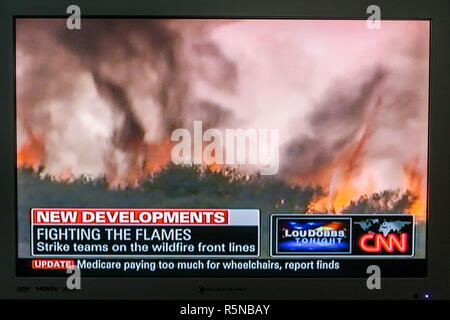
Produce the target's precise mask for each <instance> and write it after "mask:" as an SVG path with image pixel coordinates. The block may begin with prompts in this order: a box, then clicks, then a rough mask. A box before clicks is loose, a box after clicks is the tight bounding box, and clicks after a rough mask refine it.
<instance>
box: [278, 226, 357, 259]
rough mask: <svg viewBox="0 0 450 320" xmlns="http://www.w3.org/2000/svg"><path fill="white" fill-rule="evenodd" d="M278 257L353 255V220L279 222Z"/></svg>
mask: <svg viewBox="0 0 450 320" xmlns="http://www.w3.org/2000/svg"><path fill="white" fill-rule="evenodd" d="M275 251H276V252H275V254H280V255H283V254H284V255H308V254H333V255H335V254H350V253H351V219H350V218H331V219H330V218H309V217H308V218H289V219H287V218H279V219H277V229H276V246H275Z"/></svg>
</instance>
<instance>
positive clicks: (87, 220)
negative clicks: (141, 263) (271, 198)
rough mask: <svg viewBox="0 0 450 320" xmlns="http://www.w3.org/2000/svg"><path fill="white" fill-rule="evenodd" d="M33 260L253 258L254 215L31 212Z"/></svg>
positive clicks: (232, 211) (182, 211) (245, 212)
mask: <svg viewBox="0 0 450 320" xmlns="http://www.w3.org/2000/svg"><path fill="white" fill-rule="evenodd" d="M31 218H32V225H31V241H32V242H31V255H32V256H35V257H105V256H108V257H111V256H117V257H149V256H157V257H165V256H176V257H197V256H199V257H200V256H202V257H203V256H208V257H214V256H216V257H223V256H234V257H241V256H245V257H255V256H259V254H260V252H259V251H260V239H259V237H260V231H259V222H260V218H259V210H257V209H111V208H110V209H97V208H96V209H89V208H35V209H32V210H31Z"/></svg>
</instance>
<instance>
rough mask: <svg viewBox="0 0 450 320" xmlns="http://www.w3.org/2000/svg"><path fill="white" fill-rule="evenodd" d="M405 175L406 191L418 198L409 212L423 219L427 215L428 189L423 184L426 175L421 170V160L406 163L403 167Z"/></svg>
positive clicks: (415, 159)
mask: <svg viewBox="0 0 450 320" xmlns="http://www.w3.org/2000/svg"><path fill="white" fill-rule="evenodd" d="M403 173H404V180H405V186H406V189H407V190H409V191H410V192H412V193H413V194H414V196H415V197H416V198H415V200H414V201H413V203H412V204H411V205H410V207H409V208H408V211H409V213H411V214H414V215H416V216H418V217H422V218H423V217H424V216H425V214H426V199H425V198H426V187H425V186H424V184H423V177H424V175H423V173H422V171H421V170H420V168H419V159H418V158H414V159H413V160H411V161H409V162H407V163H405V164H404V165H403Z"/></svg>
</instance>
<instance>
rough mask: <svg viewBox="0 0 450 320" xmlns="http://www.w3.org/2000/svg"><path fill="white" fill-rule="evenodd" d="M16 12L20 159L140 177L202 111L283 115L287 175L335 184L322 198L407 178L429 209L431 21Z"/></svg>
mask: <svg viewBox="0 0 450 320" xmlns="http://www.w3.org/2000/svg"><path fill="white" fill-rule="evenodd" d="M16 24H17V25H16V36H17V39H16V81H17V82H16V84H17V85H16V87H17V89H16V90H17V93H16V94H17V143H18V145H17V166H18V168H32V169H33V170H35V171H39V172H40V173H41V174H43V175H46V176H50V177H52V178H54V179H57V180H62V181H67V182H71V181H73V180H75V179H77V178H79V177H81V176H84V177H92V178H95V177H105V178H106V180H107V181H108V183H109V185H110V187H111V188H124V187H137V186H139V184H140V183H141V181H143V180H145V179H148V178H151V177H152V176H153V175H154V174H155V173H157V172H159V171H160V170H162V169H163V168H165V167H166V165H167V164H169V163H170V160H171V159H170V153H171V149H172V146H173V143H172V142H171V141H170V134H171V132H172V131H173V130H175V129H176V128H190V126H192V123H193V121H194V120H201V121H203V124H204V125H205V127H206V128H219V129H224V128H244V129H245V128H277V129H280V143H281V150H280V165H281V167H280V173H279V177H280V178H282V179H283V180H284V181H286V182H287V183H289V184H292V185H306V184H309V185H319V186H321V188H322V190H323V192H322V194H321V195H318V196H317V197H315V199H314V200H313V201H312V202H311V203H310V204H309V206H308V210H309V211H310V212H315V211H332V212H341V211H342V210H345V208H346V207H347V206H348V205H349V203H350V202H351V201H356V200H358V199H360V198H361V197H365V196H367V197H369V196H370V194H372V193H376V192H381V191H383V190H396V189H400V190H404V191H406V190H409V192H410V193H411V194H412V198H411V201H410V202H411V203H410V205H409V208H408V211H409V212H412V213H414V214H416V215H417V216H420V217H424V216H425V210H426V209H425V204H426V158H427V130H428V129H427V117H428V113H427V112H428V33H429V27H428V24H427V22H411V21H402V22H383V28H382V30H381V31H377V32H378V33H377V32H374V31H370V30H368V29H367V28H365V23H364V21H308V20H305V21H288V20H285V21H262V20H254V21H228V20H227V21H223V20H211V21H204V20H166V21H160V20H139V19H133V20H125V19H124V20H121V19H116V20H108V19H104V20H97V19H85V20H84V21H83V24H82V29H81V30H75V31H71V30H68V29H66V27H65V20H63V19H17V20H16ZM210 169H212V170H226V168H223V167H222V166H219V165H212V166H210ZM238 169H239V168H238ZM242 170H248V169H242ZM249 173H252V171H250V172H249ZM372 200H373V199H372Z"/></svg>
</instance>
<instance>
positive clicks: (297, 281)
mask: <svg viewBox="0 0 450 320" xmlns="http://www.w3.org/2000/svg"><path fill="white" fill-rule="evenodd" d="M289 2H290V1H285V2H284V3H283V4H280V6H278V4H277V5H275V4H273V5H272V6H273V7H276V8H277V10H276V14H267V12H268V11H265V10H268V7H265V6H264V5H261V6H260V5H259V4H256V3H255V6H254V7H252V8H253V9H252V10H254V11H251V10H250V9H248V8H247V7H246V8H247V9H243V11H242V12H241V11H239V8H238V7H232V6H231V5H230V10H234V11H227V10H226V9H225V10H222V9H220V10H219V8H216V9H213V7H214V6H213V5H211V7H210V8H211V10H217V11H214V12H213V11H207V12H205V11H202V10H200V9H198V10H197V9H195V10H194V9H192V10H187V9H186V10H184V11H183V10H181V9H180V8H181V7H180V6H175V5H174V6H170V5H169V3H167V4H166V5H164V6H163V7H164V8H159V9H157V8H156V7H155V5H154V4H148V8H147V9H145V10H144V8H141V9H142V10H143V11H142V12H140V13H139V14H138V15H136V13H135V12H134V11H133V10H131V11H127V14H123V15H122V14H121V12H120V11H118V9H117V10H116V7H115V6H113V7H110V8H109V9H108V10H106V9H105V8H98V7H96V6H95V5H94V4H91V3H90V4H87V3H86V4H84V3H83V4H81V5H80V6H79V8H81V20H79V21H78V23H79V25H76V23H74V22H73V21H70V19H72V18H73V17H71V16H70V15H69V14H68V15H63V13H64V11H62V12H60V11H61V10H65V8H56V6H55V8H50V7H49V8H47V9H46V10H49V11H48V12H42V10H41V11H40V10H37V11H36V12H34V11H33V10H31V9H23V8H21V7H19V6H17V5H12V2H10V3H9V6H10V7H8V8H9V11H8V21H3V20H2V23H4V24H7V25H8V28H7V29H6V30H3V31H2V33H3V34H5V33H6V32H9V33H8V38H9V39H10V40H11V41H12V46H11V48H10V49H11V50H10V51H11V52H8V53H7V58H9V59H5V58H3V59H2V62H1V63H2V66H3V65H6V66H7V67H6V68H5V69H2V70H6V72H5V73H6V74H5V73H4V74H2V78H3V79H2V81H3V82H4V83H6V82H7V83H8V85H7V86H6V87H4V88H5V89H6V90H4V91H2V93H3V95H6V96H7V97H9V99H7V100H6V101H5V102H4V104H3V106H2V108H3V109H4V110H3V113H4V114H6V115H7V117H4V118H3V119H2V123H4V124H5V125H4V128H7V129H11V130H10V131H8V132H7V135H6V136H5V137H2V139H3V140H4V141H5V140H8V139H9V140H8V143H7V144H6V146H7V147H8V154H9V155H12V157H10V158H8V159H3V160H2V161H3V162H7V161H9V162H8V163H9V164H10V166H9V167H8V166H6V164H5V165H4V166H3V167H5V166H6V167H7V169H8V170H9V171H8V172H7V175H6V176H5V177H7V179H5V180H4V181H3V182H2V183H3V185H4V186H7V187H8V191H7V192H5V195H8V199H5V202H8V203H9V207H8V210H6V209H5V210H4V211H5V212H4V214H3V219H6V218H5V216H6V217H7V219H6V220H5V222H6V223H3V224H2V226H1V228H2V230H4V229H5V230H8V232H7V233H4V234H7V235H8V239H7V240H6V244H7V247H8V248H10V249H9V251H8V257H9V260H7V261H8V262H7V263H6V262H5V261H4V262H3V263H4V264H5V265H4V266H2V268H5V270H9V271H10V272H11V275H10V276H8V277H7V283H8V286H6V287H3V288H2V289H1V290H2V296H6V297H25V298H28V297H40V298H74V297H75V298H90V297H93V298H148V299H151V298H157V299H165V298H188V297H189V298H192V297H195V298H206V299H211V298H234V299H240V298H273V299H275V298H282V299H299V298H320V297H327V298H349V299H351V298H361V297H367V298H380V297H381V298H398V297H401V298H405V297H406V298H413V297H416V298H417V297H418V298H423V297H426V298H428V297H430V295H433V297H438V298H439V297H447V298H448V295H449V290H448V284H449V282H448V281H449V272H448V270H449V269H448V268H449V264H448V245H449V243H448V232H447V233H446V232H445V229H444V228H442V227H440V226H439V225H441V226H442V225H444V224H446V222H447V223H448V216H447V215H445V212H444V211H442V210H440V208H441V209H442V207H440V205H441V204H442V203H443V202H442V201H445V200H448V199H447V198H448V189H446V188H445V187H444V189H441V190H437V189H438V188H439V180H441V181H442V179H443V178H445V177H443V176H442V175H441V177H439V175H440V173H439V171H440V169H439V168H438V165H439V157H442V156H441V155H440V154H439V153H440V151H439V150H438V149H437V147H438V145H439V144H440V143H442V142H439V141H438V139H439V137H438V135H439V134H440V133H441V132H442V133H443V130H444V128H445V127H442V121H443V120H444V118H445V116H444V113H445V114H446V115H447V114H448V111H445V110H443V106H444V102H448V99H447V100H446V98H448V93H447V92H445V94H443V95H441V96H439V97H438V98H436V100H434V99H431V97H432V95H433V93H434V92H442V91H443V87H442V86H439V84H440V83H441V82H442V81H443V78H442V77H443V75H442V73H439V71H437V70H436V69H437V68H438V66H439V64H440V63H444V62H443V59H444V56H445V55H444V54H443V52H448V47H445V48H439V47H436V48H435V49H433V50H436V57H437V58H436V60H433V59H432V58H433V54H432V51H431V48H432V47H433V39H434V37H433V36H432V35H433V31H434V27H435V25H434V21H433V17H432V16H430V14H428V13H426V11H424V14H423V15H415V14H414V12H417V11H414V10H413V11H412V13H411V14H409V13H408V12H409V11H407V10H406V11H405V12H403V11H401V10H400V9H398V10H397V11H395V15H394V14H391V15H392V17H388V18H386V17H384V16H383V19H382V20H375V21H373V20H370V19H369V20H367V17H368V14H367V12H366V11H365V8H362V7H361V6H359V7H357V8H359V9H360V10H359V11H358V12H359V15H356V16H355V15H354V14H353V12H356V9H355V10H354V11H353V10H350V11H349V12H346V11H344V10H342V9H339V8H338V7H336V6H335V5H333V6H332V7H331V8H332V9H333V10H336V12H334V11H333V10H330V12H328V11H327V10H325V8H323V9H320V10H319V11H316V9H314V8H317V5H314V4H313V3H312V2H309V3H308V4H303V5H301V4H295V5H294V4H293V3H291V4H288V3H289ZM291 6H292V7H291ZM360 7H361V8H360ZM413 7H414V5H413ZM430 7H431V5H430ZM136 8H138V7H136ZM174 8H178V10H179V11H177V10H175V9H174ZM290 8H296V9H295V10H293V11H290ZM308 8H309V9H308ZM379 8H380V7H379ZM384 8H385V7H383V5H381V12H382V13H383V12H384V10H385V9H384ZM386 8H387V10H386V11H389V10H388V9H389V8H392V6H390V5H388V4H387V3H386ZM103 9H105V13H103V11H102V10H103ZM58 10H59V11H58ZM174 10H175V11H174ZM302 10H304V11H302ZM424 10H426V9H424ZM58 12H59V14H58ZM239 12H241V13H239ZM249 12H251V14H248V13H249ZM389 12H390V11H389ZM319 13H320V14H319ZM119 14H120V15H119ZM433 15H434V13H433ZM436 15H437V13H436ZM2 19H3V16H2ZM436 19H438V18H437V16H436ZM438 21H439V22H438V23H437V24H438V27H439V23H440V24H441V26H442V25H444V26H448V20H445V23H444V22H442V21H441V20H438ZM432 28H433V29H432ZM436 32H439V34H438V36H436V38H437V41H442V39H441V38H439V35H440V32H442V31H441V29H440V28H439V29H437V31H436ZM438 45H440V42H439V43H437V44H436V46H438ZM439 50H442V51H439ZM445 50H447V51H445ZM3 52H5V50H3V49H2V53H3ZM433 52H434V51H433ZM438 59H440V60H438ZM446 66H447V67H448V64H446ZM432 67H434V68H435V69H431V68H432ZM447 69H448V68H447ZM441 71H442V70H441ZM433 77H435V79H436V80H435V81H436V82H434V81H432V79H433V80H434V78H433ZM5 81H6V82H5ZM433 83H436V87H433ZM2 90H3V89H2ZM431 115H434V117H431ZM433 130H434V131H433ZM4 131H5V129H3V132H4ZM433 161H435V165H433ZM13 162H14V167H12V163H13ZM441 163H442V162H441ZM2 170H3V172H5V170H6V169H5V168H3V169H2ZM442 171H445V170H444V169H442ZM433 172H435V173H434V176H433ZM445 172H447V173H448V170H447V171H445ZM444 176H445V174H444ZM433 177H434V179H435V180H433ZM447 178H448V177H447ZM433 181H434V182H433ZM447 184H448V181H447ZM431 190H432V191H431ZM431 192H433V193H434V194H435V197H434V198H433V197H432V193H431ZM433 199H434V200H433ZM440 199H442V200H440ZM433 204H434V209H433ZM433 220H434V223H435V224H434V226H433V224H432V223H433ZM437 235H441V238H440V239H447V242H445V241H441V242H439V239H438V237H437ZM435 237H436V238H435ZM445 237H446V238H445ZM430 239H436V240H430ZM431 243H434V245H433V246H431ZM2 250H4V249H2ZM446 250H447V256H445V254H442V256H438V252H441V253H442V252H444V253H445V251H446ZM433 259H434V260H433ZM432 261H434V262H432ZM438 261H440V262H438ZM439 263H440V264H441V265H440V266H439ZM73 269H76V270H75V271H74V270H73ZM445 269H446V270H447V271H445ZM371 270H372V271H373V270H375V271H376V272H378V274H379V275H381V281H382V284H383V287H382V289H380V290H370V289H373V288H369V287H370V286H369V287H368V284H367V283H368V282H366V279H367V278H368V277H370V275H371ZM72 272H75V273H77V274H78V275H79V276H80V277H81V278H80V279H81V282H82V283H83V286H82V289H81V290H78V291H76V290H75V291H76V292H75V291H73V290H70V289H68V288H67V286H66V284H67V283H66V279H67V278H68V277H70V276H71V274H72ZM75 273H74V274H75ZM3 276H4V275H3ZM406 279H408V281H407V283H406V282H405V281H404V280H406ZM438 279H441V280H440V281H438ZM144 283H145V285H144V286H143V285H142V284H144ZM398 283H401V284H402V285H401V287H398ZM99 284H101V286H100V285H99ZM268 284H269V285H268ZM136 286H139V287H140V288H141V289H140V290H138V291H137V290H133V288H135V287H136ZM336 286H343V287H344V288H343V289H340V290H339V293H337V292H334V293H332V292H324V289H325V288H328V287H333V288H335V287H336ZM27 288H28V289H27ZM341 291H342V292H341ZM380 292H381V293H382V294H379V293H380ZM275 293H276V294H275Z"/></svg>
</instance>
